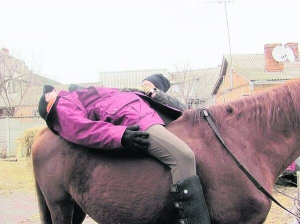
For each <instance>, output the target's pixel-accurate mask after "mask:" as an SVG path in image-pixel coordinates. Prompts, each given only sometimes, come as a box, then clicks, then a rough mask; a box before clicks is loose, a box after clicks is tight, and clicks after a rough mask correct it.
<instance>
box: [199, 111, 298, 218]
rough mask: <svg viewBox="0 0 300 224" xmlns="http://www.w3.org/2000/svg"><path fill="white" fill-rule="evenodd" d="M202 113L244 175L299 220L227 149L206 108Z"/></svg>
mask: <svg viewBox="0 0 300 224" xmlns="http://www.w3.org/2000/svg"><path fill="white" fill-rule="evenodd" d="M202 112H203V114H204V117H205V118H206V120H207V121H208V123H209V125H210V126H211V128H212V129H213V131H214V133H215V134H216V136H217V138H218V139H219V140H220V142H221V143H222V145H223V146H224V147H225V149H226V151H227V152H228V153H229V155H230V157H231V158H232V159H233V161H234V162H235V163H236V165H237V166H238V167H239V168H240V169H241V170H242V171H243V172H244V174H245V175H246V176H247V177H248V179H249V180H250V181H251V182H252V183H253V184H254V185H255V186H256V187H257V188H258V189H259V190H260V191H261V192H262V193H263V194H264V195H266V196H267V197H268V198H269V199H270V200H272V201H273V202H275V203H276V204H277V205H278V206H280V207H281V208H283V209H284V210H285V211H287V212H289V213H290V214H292V215H294V216H296V217H297V218H299V216H298V215H296V214H294V213H293V212H291V211H290V210H288V209H286V208H285V207H284V206H283V205H281V204H280V203H279V202H278V201H277V200H276V199H275V198H274V197H273V196H272V195H271V194H269V192H268V191H267V190H266V189H264V188H263V186H261V184H260V183H259V182H258V181H257V180H256V179H255V178H254V177H253V176H252V175H251V174H250V172H249V171H248V170H247V169H246V168H245V167H244V166H243V165H242V164H241V163H240V162H239V161H238V159H237V158H236V157H235V156H234V155H233V154H232V152H231V151H230V149H229V148H228V147H227V145H226V144H225V142H224V140H223V138H222V136H221V134H220V132H219V131H218V129H217V127H216V125H215V124H214V122H213V121H212V119H211V118H210V115H209V113H208V111H207V110H206V109H205V108H202Z"/></svg>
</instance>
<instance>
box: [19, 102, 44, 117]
mask: <svg viewBox="0 0 300 224" xmlns="http://www.w3.org/2000/svg"><path fill="white" fill-rule="evenodd" d="M37 103H38V102H37ZM15 116H17V117H24V116H39V113H38V105H36V106H22V105H21V106H18V108H17V109H16V110H15Z"/></svg>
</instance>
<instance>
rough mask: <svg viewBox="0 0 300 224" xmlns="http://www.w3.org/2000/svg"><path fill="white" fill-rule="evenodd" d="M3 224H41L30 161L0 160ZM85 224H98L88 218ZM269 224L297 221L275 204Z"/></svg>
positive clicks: (288, 203) (289, 190) (288, 190)
mask: <svg viewBox="0 0 300 224" xmlns="http://www.w3.org/2000/svg"><path fill="white" fill-rule="evenodd" d="M275 187H276V189H278V190H279V191H281V192H282V193H284V194H286V195H288V196H291V197H295V198H297V196H298V191H297V188H295V187H282V186H275ZM273 196H274V198H276V200H278V201H279V202H280V203H281V204H282V205H283V206H285V207H286V208H288V209H292V208H293V206H294V201H293V200H292V199H290V198H289V197H286V196H284V195H282V194H281V193H278V192H276V191H274V194H273ZM0 223H1V224H2V223H5V224H6V223H7V224H16V223H26V224H29V223H30V224H31V223H40V219H39V212H38V205H37V198H36V195H35V187H34V179H33V174H32V166H31V162H30V160H28V159H18V161H3V160H0ZM84 223H85V224H92V223H95V222H94V221H93V220H92V219H91V218H89V217H87V218H86V220H85V221H84ZM265 223H267V224H292V223H294V218H293V217H292V216H291V215H289V214H288V213H287V212H286V211H284V210H283V209H282V208H280V207H279V206H278V205H276V204H274V203H272V208H271V211H270V213H269V215H268V218H267V220H266V222H265Z"/></svg>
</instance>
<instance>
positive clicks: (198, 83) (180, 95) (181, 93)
mask: <svg viewBox="0 0 300 224" xmlns="http://www.w3.org/2000/svg"><path fill="white" fill-rule="evenodd" d="M176 70H177V71H176V72H173V73H171V74H170V77H171V83H172V86H173V87H172V91H170V94H171V95H172V96H173V97H176V98H177V99H179V100H181V101H182V102H183V103H184V104H185V105H187V106H188V107H189V108H196V107H198V106H199V105H200V104H201V103H202V102H203V101H205V100H206V99H207V98H208V97H209V96H207V87H208V84H209V83H210V82H212V81H213V79H214V77H215V76H214V75H213V74H210V73H209V70H210V69H202V70H191V69H189V66H188V65H186V66H184V68H183V69H178V67H176Z"/></svg>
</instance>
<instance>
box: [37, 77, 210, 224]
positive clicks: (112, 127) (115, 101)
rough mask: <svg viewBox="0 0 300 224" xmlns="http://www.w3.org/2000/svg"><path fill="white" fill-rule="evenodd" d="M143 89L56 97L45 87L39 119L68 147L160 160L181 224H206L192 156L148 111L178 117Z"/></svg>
mask: <svg viewBox="0 0 300 224" xmlns="http://www.w3.org/2000/svg"><path fill="white" fill-rule="evenodd" d="M148 79H150V80H148ZM148 79H147V78H146V80H144V84H145V85H146V84H147V85H146V86H148V87H149V86H151V84H149V83H147V80H148V81H149V82H151V83H153V86H155V87H157V86H160V88H161V91H163V92H166V91H167V90H168V89H169V87H170V83H169V81H168V80H167V79H166V78H165V77H163V76H161V75H153V76H149V77H148ZM158 80H159V82H158ZM145 82H146V83H145ZM155 82H157V83H155ZM145 85H144V89H145V91H144V92H145V93H141V92H140V91H133V92H131V91H120V90H119V89H116V88H105V87H89V88H84V89H79V90H75V91H72V92H69V91H60V92H57V91H56V89H55V88H54V87H53V86H50V85H45V86H44V88H43V95H42V97H41V99H40V102H39V113H40V115H41V117H42V118H43V119H44V120H45V121H46V123H47V126H48V127H49V128H50V130H51V131H52V132H53V133H55V134H58V135H60V136H61V137H63V138H64V139H66V140H67V141H70V142H72V143H75V144H79V145H84V146H87V147H90V148H100V149H105V150H110V149H115V148H125V149H132V150H143V151H145V152H146V153H148V154H150V155H152V156H153V157H155V158H157V159H159V160H160V161H161V162H162V163H164V164H166V165H167V166H168V167H169V168H170V169H171V174H172V182H173V184H172V186H171V192H173V194H174V196H175V201H176V202H175V206H176V208H178V209H179V217H180V223H181V224H185V223H189V224H199V223H210V219H209V215H208V210H207V206H206V203H205V200H204V196H203V192H202V186H201V183H200V180H199V177H198V176H197V175H196V164H195V155H194V153H193V151H192V150H191V149H190V148H189V146H188V145H187V144H185V143H184V142H183V141H182V140H180V139H179V138H178V137H177V136H175V135H174V134H172V133H171V132H169V131H168V130H167V129H166V128H165V122H164V121H163V119H162V118H161V117H160V116H159V114H158V113H157V112H156V111H155V110H154V109H152V107H151V106H150V105H154V104H159V105H160V108H162V109H161V111H163V112H165V113H166V114H170V115H173V118H178V117H179V116H180V114H181V111H180V110H178V109H175V108H173V107H170V106H167V105H165V104H167V102H165V104H160V103H158V102H157V101H155V100H153V98H152V97H155V95H156V94H155V91H156V90H155V89H154V88H150V89H149V88H145ZM151 87H152V86H151ZM153 93H154V94H153ZM174 101H175V99H173V102H174ZM172 105H173V106H174V103H173V104H172ZM181 109H182V108H181Z"/></svg>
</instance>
